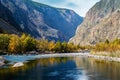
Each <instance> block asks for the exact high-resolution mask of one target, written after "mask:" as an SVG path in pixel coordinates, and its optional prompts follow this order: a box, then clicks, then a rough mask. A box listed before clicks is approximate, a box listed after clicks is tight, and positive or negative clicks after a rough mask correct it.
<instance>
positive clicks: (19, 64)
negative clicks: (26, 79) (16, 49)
mask: <svg viewBox="0 0 120 80" xmlns="http://www.w3.org/2000/svg"><path fill="white" fill-rule="evenodd" d="M23 65H24V64H23V62H17V63H15V64H14V65H13V66H12V67H21V66H23Z"/></svg>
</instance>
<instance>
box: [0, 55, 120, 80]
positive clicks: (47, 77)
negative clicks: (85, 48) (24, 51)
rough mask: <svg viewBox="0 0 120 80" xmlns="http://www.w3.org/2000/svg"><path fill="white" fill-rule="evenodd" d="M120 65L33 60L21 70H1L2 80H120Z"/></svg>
mask: <svg viewBox="0 0 120 80" xmlns="http://www.w3.org/2000/svg"><path fill="white" fill-rule="evenodd" d="M119 68H120V63H116V62H105V61H99V60H95V59H92V58H86V57H80V56H78V57H62V58H44V59H37V60H32V61H29V62H27V63H25V65H24V66H23V67H20V68H12V67H8V68H0V80H120V77H119V75H120V69H119Z"/></svg>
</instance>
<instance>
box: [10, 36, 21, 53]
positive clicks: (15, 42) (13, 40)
mask: <svg viewBox="0 0 120 80" xmlns="http://www.w3.org/2000/svg"><path fill="white" fill-rule="evenodd" d="M8 51H9V52H10V53H17V52H19V51H20V39H19V37H18V36H17V35H14V34H13V35H11V37H10V41H9V45H8Z"/></svg>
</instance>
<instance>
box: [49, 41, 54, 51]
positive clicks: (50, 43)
mask: <svg viewBox="0 0 120 80" xmlns="http://www.w3.org/2000/svg"><path fill="white" fill-rule="evenodd" d="M54 48H55V43H54V41H51V42H49V44H48V50H49V51H53V50H54Z"/></svg>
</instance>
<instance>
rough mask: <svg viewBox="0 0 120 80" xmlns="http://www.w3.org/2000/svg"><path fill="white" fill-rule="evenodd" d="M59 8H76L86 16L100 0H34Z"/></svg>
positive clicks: (81, 14)
mask: <svg viewBox="0 0 120 80" xmlns="http://www.w3.org/2000/svg"><path fill="white" fill-rule="evenodd" d="M33 1H37V2H40V3H44V4H47V5H50V6H53V7H57V8H67V9H72V10H74V11H75V12H76V13H77V14H79V15H80V16H83V17H84V16H85V15H86V13H87V11H88V10H89V9H90V8H91V7H92V6H93V5H94V4H95V3H96V2H98V1H99V0H33Z"/></svg>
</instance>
